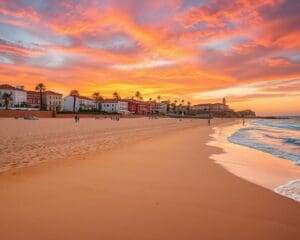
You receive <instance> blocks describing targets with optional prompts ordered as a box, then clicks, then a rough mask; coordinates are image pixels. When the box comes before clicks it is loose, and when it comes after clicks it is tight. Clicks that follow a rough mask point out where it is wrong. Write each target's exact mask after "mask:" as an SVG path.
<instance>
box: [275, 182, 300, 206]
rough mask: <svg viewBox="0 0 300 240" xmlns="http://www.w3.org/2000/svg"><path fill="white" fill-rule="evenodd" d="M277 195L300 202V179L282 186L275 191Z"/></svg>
mask: <svg viewBox="0 0 300 240" xmlns="http://www.w3.org/2000/svg"><path fill="white" fill-rule="evenodd" d="M274 191H275V192H276V193H278V194H280V195H282V196H285V197H289V198H291V199H294V200H295V201H298V202H300V179H297V180H295V181H291V182H289V183H287V184H284V185H281V186H279V187H277V188H275V190H274Z"/></svg>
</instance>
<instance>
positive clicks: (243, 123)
mask: <svg viewBox="0 0 300 240" xmlns="http://www.w3.org/2000/svg"><path fill="white" fill-rule="evenodd" d="M243 126H245V118H243Z"/></svg>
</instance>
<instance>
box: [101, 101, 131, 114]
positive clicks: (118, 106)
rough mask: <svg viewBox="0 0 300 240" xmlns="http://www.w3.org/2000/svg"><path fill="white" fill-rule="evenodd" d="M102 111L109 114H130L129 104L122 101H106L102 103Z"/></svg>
mask: <svg viewBox="0 0 300 240" xmlns="http://www.w3.org/2000/svg"><path fill="white" fill-rule="evenodd" d="M100 105H101V111H103V112H107V113H124V114H125V113H128V102H127V101H124V100H120V99H105V100H102V101H101V102H100Z"/></svg>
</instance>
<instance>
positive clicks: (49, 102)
mask: <svg viewBox="0 0 300 240" xmlns="http://www.w3.org/2000/svg"><path fill="white" fill-rule="evenodd" d="M42 101H43V109H45V110H47V111H56V112H60V111H61V110H62V109H63V101H62V94H60V93H56V92H52V91H45V92H43V94H42Z"/></svg>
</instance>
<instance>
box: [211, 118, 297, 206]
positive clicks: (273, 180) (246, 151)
mask: <svg viewBox="0 0 300 240" xmlns="http://www.w3.org/2000/svg"><path fill="white" fill-rule="evenodd" d="M247 125H249V123H248V124H247ZM247 125H246V126H242V124H241V123H235V124H233V125H225V126H224V127H216V128H215V129H214V132H213V133H212V134H211V137H212V140H211V141H210V142H209V143H208V144H209V145H211V146H216V147H220V148H222V149H223V150H224V153H222V154H219V155H218V154H217V155H212V156H211V158H212V159H213V160H214V161H215V162H216V163H217V164H220V165H221V166H223V167H224V169H225V170H227V171H229V172H230V173H232V174H234V175H236V176H237V177H240V178H242V179H245V180H247V181H249V182H251V183H254V184H257V185H259V186H262V187H264V188H267V189H269V190H271V191H274V192H275V193H277V194H280V195H282V196H285V197H288V198H291V199H293V200H295V201H298V202H299V201H300V199H299V196H296V195H291V194H289V195H287V194H285V193H284V192H282V190H281V189H286V188H287V187H288V186H289V185H290V184H295V183H299V182H300V168H299V166H297V165H296V164H294V163H293V162H292V161H291V160H287V159H283V158H279V157H276V156H273V155H272V154H269V153H265V152H262V151H259V150H257V149H253V148H250V147H247V146H243V145H239V144H235V143H232V142H230V141H229V140H228V139H227V138H228V137H229V136H231V135H232V134H233V133H235V132H237V131H238V130H239V129H241V128H245V127H247Z"/></svg>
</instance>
